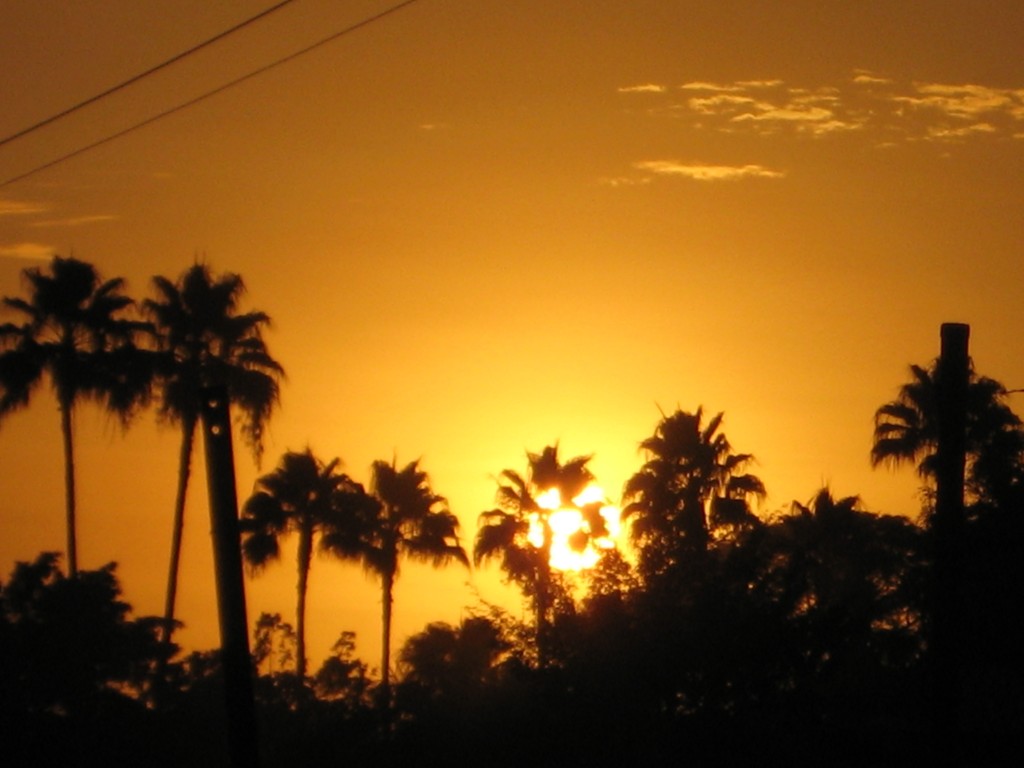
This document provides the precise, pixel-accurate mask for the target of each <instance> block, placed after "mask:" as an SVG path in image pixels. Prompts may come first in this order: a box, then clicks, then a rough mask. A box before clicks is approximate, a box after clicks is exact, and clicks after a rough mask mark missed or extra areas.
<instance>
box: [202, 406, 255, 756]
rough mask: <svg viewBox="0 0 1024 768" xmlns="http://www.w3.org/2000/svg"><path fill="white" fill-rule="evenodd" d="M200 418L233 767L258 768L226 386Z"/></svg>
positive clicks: (247, 629) (247, 628) (230, 754)
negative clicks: (204, 449)
mask: <svg viewBox="0 0 1024 768" xmlns="http://www.w3.org/2000/svg"><path fill="white" fill-rule="evenodd" d="M200 416H201V418H202V422H203V440H204V445H205V446H206V481H207V488H208V490H209V496H210V522H211V526H212V531H213V555H214V568H215V571H216V576H217V609H218V614H219V617H220V645H221V663H222V665H223V668H224V692H225V699H226V705H227V731H228V732H227V740H228V753H229V756H230V759H231V765H232V766H233V768H257V766H258V765H259V759H258V749H257V747H258V744H257V735H256V708H255V704H254V701H253V685H252V663H251V657H250V655H249V624H248V621H247V619H246V614H245V582H244V581H243V578H242V550H241V544H240V538H239V531H238V498H237V496H236V493H235V465H234V451H233V449H232V445H231V416H230V413H229V411H228V397H227V390H226V389H225V388H224V387H209V388H207V389H204V390H203V392H202V403H201V408H200Z"/></svg>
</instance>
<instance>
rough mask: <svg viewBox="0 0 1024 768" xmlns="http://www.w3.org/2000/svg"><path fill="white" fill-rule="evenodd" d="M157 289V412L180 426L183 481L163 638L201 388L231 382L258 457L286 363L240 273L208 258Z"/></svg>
mask: <svg viewBox="0 0 1024 768" xmlns="http://www.w3.org/2000/svg"><path fill="white" fill-rule="evenodd" d="M153 288H154V290H155V291H156V294H157V297H156V298H153V299H146V300H145V301H144V302H143V310H144V312H145V313H146V314H147V315H148V316H149V317H150V318H151V319H152V321H153V325H154V327H155V339H156V347H157V350H158V351H159V362H158V378H159V385H160V389H159V397H160V401H159V406H158V415H159V417H160V418H161V419H162V420H164V421H165V422H168V423H170V424H177V425H180V426H181V448H180V451H179V455H178V483H177V490H176V492H175V500H174V522H173V528H172V532H171V554H170V565H169V568H168V575H167V593H166V599H165V603H164V636H163V639H164V642H167V643H170V641H171V635H172V633H173V631H174V607H175V601H176V597H177V589H178V569H179V563H180V559H181V540H182V533H183V531H184V527H185V496H186V492H187V490H188V483H189V476H190V473H191V462H192V450H193V444H194V441H195V431H196V424H197V423H198V421H199V403H200V390H201V389H202V388H203V387H205V386H211V385H222V386H225V387H227V391H228V398H229V401H230V402H231V403H232V404H233V405H235V406H236V409H237V410H236V412H237V413H238V415H239V417H240V421H241V429H242V434H243V436H244V437H245V439H246V440H247V442H248V443H249V445H250V446H251V447H252V450H253V456H254V457H255V459H256V461H257V463H258V462H259V458H260V455H261V453H262V450H263V429H264V426H265V425H266V422H267V420H268V419H269V418H270V413H271V411H272V409H273V407H274V405H276V404H277V402H278V396H279V383H280V380H281V379H282V378H283V376H284V369H283V368H282V367H281V365H280V364H279V363H278V362H277V361H276V360H274V359H273V358H272V357H271V356H270V354H269V352H268V351H267V347H266V344H265V343H264V341H263V330H264V328H266V327H267V326H268V325H269V324H270V318H269V317H268V316H267V315H266V314H265V313H263V312H258V311H253V312H245V313H239V312H238V308H239V302H240V300H241V298H242V296H243V294H244V293H245V284H244V283H243V282H242V278H241V277H240V276H239V275H236V274H233V273H230V272H228V273H225V274H222V275H220V276H215V275H214V274H213V273H212V272H211V271H210V268H209V267H208V266H207V265H205V264H194V265H193V266H191V267H190V268H189V269H187V270H186V271H185V272H184V273H183V274H182V275H181V276H180V277H179V278H178V280H177V281H176V282H172V281H171V280H168V279H167V278H165V277H160V276H157V277H154V278H153Z"/></svg>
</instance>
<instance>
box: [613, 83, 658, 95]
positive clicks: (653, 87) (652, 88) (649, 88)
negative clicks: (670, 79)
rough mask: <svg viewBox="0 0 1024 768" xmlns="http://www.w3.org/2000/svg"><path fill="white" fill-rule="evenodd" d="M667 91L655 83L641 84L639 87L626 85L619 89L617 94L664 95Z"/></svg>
mask: <svg viewBox="0 0 1024 768" xmlns="http://www.w3.org/2000/svg"><path fill="white" fill-rule="evenodd" d="M666 90H668V89H667V88H665V86H664V85H658V84H657V83H643V84H641V85H627V86H625V87H623V88H619V93H665V91H666Z"/></svg>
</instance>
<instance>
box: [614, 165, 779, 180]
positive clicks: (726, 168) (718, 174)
mask: <svg viewBox="0 0 1024 768" xmlns="http://www.w3.org/2000/svg"><path fill="white" fill-rule="evenodd" d="M633 167H634V168H636V169H638V170H641V171H647V172H649V173H653V174H654V175H656V176H681V177H684V178H688V179H694V180H695V181H732V180H736V179H744V178H759V179H779V178H782V177H783V176H785V173H783V172H782V171H775V170H772V169H770V168H765V167H764V166H763V165H753V164H751V165H705V164H703V163H681V162H678V161H676V160H644V161H642V162H639V163H634V164H633Z"/></svg>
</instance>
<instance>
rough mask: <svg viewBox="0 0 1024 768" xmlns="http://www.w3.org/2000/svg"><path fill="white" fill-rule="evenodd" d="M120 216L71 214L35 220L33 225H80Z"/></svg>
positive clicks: (113, 219)
mask: <svg viewBox="0 0 1024 768" xmlns="http://www.w3.org/2000/svg"><path fill="white" fill-rule="evenodd" d="M117 218H118V217H117V216H113V215H111V214H106V213H101V214H95V215H92V216H69V217H67V218H65V219H45V220H43V221H34V222H32V224H31V226H33V227H80V226H82V225H84V224H96V223H98V222H102V221H115V220H116V219H117Z"/></svg>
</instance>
